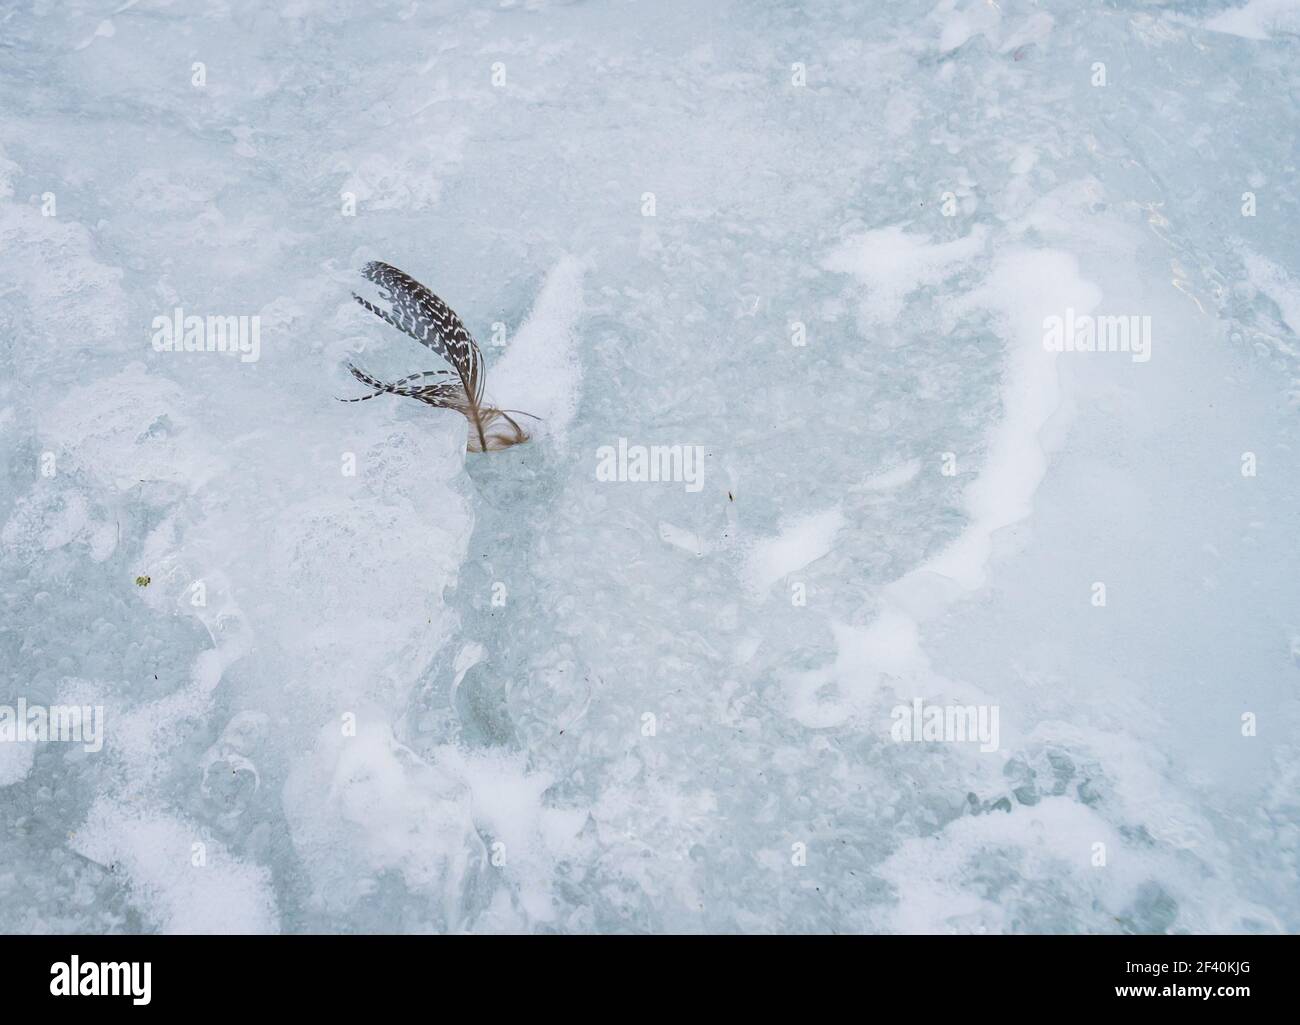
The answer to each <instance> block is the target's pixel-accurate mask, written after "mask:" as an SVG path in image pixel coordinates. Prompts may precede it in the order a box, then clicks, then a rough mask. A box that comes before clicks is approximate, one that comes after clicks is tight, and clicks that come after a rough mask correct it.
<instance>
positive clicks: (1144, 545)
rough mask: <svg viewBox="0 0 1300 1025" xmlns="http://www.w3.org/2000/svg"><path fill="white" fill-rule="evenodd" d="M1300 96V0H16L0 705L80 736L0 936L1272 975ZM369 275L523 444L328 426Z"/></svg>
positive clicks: (341, 407) (439, 414) (1, 165)
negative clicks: (1096, 339) (1222, 949)
mask: <svg viewBox="0 0 1300 1025" xmlns="http://www.w3.org/2000/svg"><path fill="white" fill-rule="evenodd" d="M200 7H201V8H202V11H201V12H200V11H199V10H198V8H200ZM277 8H278V9H277ZM1298 95H1300V3H1296V2H1294V0H1249V2H1245V3H1227V2H1205V3H1200V2H1189V3H1180V4H1175V3H1165V4H1161V3H1138V2H1119V3H1104V4H1103V3H1100V2H1095V3H1086V4H1080V3H1071V2H1065V0H1059V2H1058V0H1044V2H1041V3H1031V2H1027V0H999V2H998V3H992V2H986V0H956V2H954V0H941V2H939V3H937V4H936V3H934V2H933V0H926V2H921V3H912V2H900V3H889V4H885V3H879V4H863V3H850V2H844V3H815V4H814V3H807V4H801V3H793V2H790V3H766V4H749V3H723V2H718V3H710V4H700V3H697V2H686V0H681V2H673V0H668V2H662V3H655V4H650V3H632V2H615V0H610V2H589V3H562V2H547V0H527V2H522V3H512V2H503V3H500V4H497V5H495V6H493V5H489V4H472V3H461V2H452V0H447V2H440V3H421V4H417V3H414V2H407V0H393V2H383V3H373V4H371V3H366V4H361V3H357V4H349V3H344V2H339V0H336V2H319V3H316V2H307V0H293V2H290V3H286V4H278V5H268V4H263V3H258V2H252V0H249V2H244V0H228V2H217V3H212V4H204V5H191V4H184V3H175V4H173V3H168V2H155V0H141V2H121V0H109V2H93V3H92V2H85V0H75V2H67V3H62V2H61V3H49V2H36V3H21V4H17V5H11V6H10V7H9V8H8V9H6V10H5V11H4V12H3V13H0V107H2V108H3V110H4V112H5V113H4V117H3V118H0V540H2V541H3V554H2V556H0V603H2V604H0V612H2V614H3V616H2V619H0V671H2V674H3V675H2V676H0V703H3V704H5V705H7V706H12V707H14V708H15V709H16V707H17V703H18V702H19V701H20V700H21V701H23V702H25V703H26V705H27V706H29V707H38V708H47V709H48V708H50V707H52V706H60V705H62V706H71V705H77V706H81V707H86V708H91V709H94V708H102V710H103V721H102V723H103V733H102V737H101V740H102V746H100V747H99V748H98V749H97V750H96V749H94V748H95V746H96V745H93V744H86V743H55V742H48V743H39V742H32V741H22V742H19V741H18V740H16V739H15V740H13V741H12V742H4V741H3V740H2V738H3V732H2V730H3V721H0V930H3V931H10V932H28V931H40V932H46V931H53V932H100V931H161V932H196V931H197V932H208V931H234V932H276V931H284V932H298V931H394V932H405V931H410V932H420V931H474V932H503V931H525V932H528V931H533V932H542V931H555V932H592V931H599V932H643V931H675V932H700V931H724V932H733V931H794V932H830V931H834V932H935V931H937V932H989V933H995V932H1164V931H1173V932H1215V933H1218V932H1228V933H1236V932H1275V931H1288V932H1294V931H1296V930H1298V929H1300V893H1298V892H1297V873H1298V871H1300V865H1298V863H1297V862H1298V859H1300V740H1298V739H1297V738H1298V737H1300V704H1298V703H1297V695H1298V694H1300V690H1298V685H1300V427H1298V420H1297V416H1298V414H1300V246H1298V245H1297V238H1300V187H1298V186H1297V166H1296V165H1297V154H1298V153H1300V146H1298V144H1297V127H1298V125H1300V117H1298V116H1297V109H1298V108H1297V97H1298ZM369 260H384V261H387V262H389V263H391V264H394V265H396V266H397V267H400V268H402V269H403V270H405V271H406V272H408V273H409V274H411V275H412V276H414V277H415V278H417V279H419V280H420V281H422V282H424V283H425V284H427V285H428V286H429V287H430V288H431V289H432V290H433V291H435V292H437V293H438V294H439V295H441V296H442V297H443V298H445V299H446V300H447V301H448V302H449V303H450V304H451V306H452V307H453V308H454V309H455V310H457V311H458V312H459V314H460V315H461V316H462V317H463V318H464V320H465V322H466V324H467V325H468V327H469V329H470V330H471V331H472V332H473V333H474V335H475V336H476V337H477V338H478V340H479V342H480V344H481V345H482V347H483V351H484V356H485V359H486V361H487V364H488V391H489V395H490V396H492V397H494V398H497V399H498V400H499V401H501V402H502V403H503V404H509V405H511V406H513V407H514V408H520V409H524V410H526V411H528V412H533V413H536V414H537V415H539V416H543V417H544V423H543V425H542V427H541V428H540V429H539V430H538V437H537V438H535V439H534V441H532V442H531V443H529V444H527V445H523V446H519V447H516V448H512V449H510V450H509V451H506V452H503V453H494V454H488V455H469V456H467V455H466V454H465V452H464V449H465V442H466V425H465V422H464V420H463V419H461V418H460V417H458V416H457V415H456V414H454V413H452V412H448V411H439V410H433V409H431V408H429V407H428V406H424V405H421V404H419V403H416V402H412V401H410V400H409V399H403V398H396V397H391V396H384V397H380V398H376V399H375V400H373V401H369V402H363V403H359V404H353V405H345V404H341V403H339V402H336V401H335V397H337V396H343V397H349V396H357V395H359V394H362V393H363V392H362V389H361V388H360V386H359V385H358V384H357V382H355V381H354V380H353V379H352V378H351V377H350V376H349V374H348V373H347V370H346V364H347V363H348V362H349V361H350V360H355V361H356V362H358V363H359V365H361V366H363V367H365V368H366V369H367V370H370V371H371V372H373V373H376V374H378V375H379V376H381V377H384V378H385V379H388V380H393V379H396V378H399V377H403V376H405V375H408V374H412V373H416V372H419V371H425V370H433V369H438V366H439V364H438V361H437V359H436V357H434V356H433V355H432V354H431V353H429V352H428V351H427V350H425V349H422V348H421V347H420V346H418V345H416V344H415V343H414V342H413V341H411V340H410V339H408V338H407V337H405V336H404V335H402V334H400V333H399V332H398V331H396V330H393V329H392V328H391V327H389V326H387V325H386V324H384V323H383V322H382V321H380V320H378V319H376V318H375V317H372V316H370V315H369V314H367V313H366V312H365V311H364V310H362V309H361V308H360V307H359V306H357V305H356V304H355V303H354V302H353V301H352V299H351V296H350V292H351V291H352V290H353V289H354V288H358V287H360V285H361V284H362V282H361V279H360V277H359V273H358V272H359V269H360V268H361V267H362V266H363V265H364V264H365V263H366V262H367V261H369ZM178 308H179V309H181V310H182V311H183V314H182V315H181V316H182V318H183V317H184V316H187V315H196V316H201V317H206V316H215V317H242V316H247V317H256V318H258V320H257V322H256V323H257V325H258V335H257V338H258V347H257V349H256V351H253V350H252V349H251V348H250V349H248V350H247V351H245V352H244V353H243V354H242V355H241V354H240V353H222V352H206V351H200V352H195V351H159V349H158V348H157V347H156V346H155V344H154V341H155V340H156V333H157V329H156V327H155V325H156V320H155V318H162V320H164V321H165V320H168V319H169V318H172V317H173V315H174V313H175V311H176V310H177V309H178ZM1052 318H1056V321H1055V323H1058V324H1059V325H1060V326H1061V330H1062V331H1074V332H1076V334H1074V335H1071V337H1072V338H1083V337H1085V335H1084V334H1082V333H1080V332H1083V331H1084V329H1083V328H1082V327H1081V326H1080V325H1081V324H1083V323H1085V322H1087V323H1089V324H1094V325H1095V326H1096V327H1097V328H1098V329H1099V330H1100V329H1101V325H1102V324H1103V320H1101V319H1100V318H1106V320H1105V321H1104V323H1105V324H1106V325H1107V327H1106V330H1108V331H1110V332H1111V333H1110V335H1109V336H1108V337H1109V338H1110V339H1111V341H1112V342H1114V341H1115V340H1116V339H1117V338H1118V337H1119V336H1118V335H1117V334H1115V332H1117V331H1119V330H1120V329H1121V327H1122V328H1123V329H1124V330H1129V329H1130V328H1131V329H1132V333H1131V336H1125V337H1124V342H1125V346H1126V350H1127V351H1124V350H1121V351H1086V348H1085V349H1084V351H1080V347H1079V346H1072V347H1071V348H1069V349H1065V348H1064V346H1063V345H1062V346H1058V347H1055V348H1053V347H1049V346H1048V345H1047V344H1045V341H1044V339H1045V335H1046V334H1047V333H1048V325H1049V323H1053V320H1052ZM1088 318H1098V319H1096V320H1095V321H1094V320H1088ZM1111 318H1123V319H1122V320H1119V319H1111ZM1130 318H1133V319H1130ZM498 342H499V343H502V344H496V343H498ZM1103 348H1104V346H1103ZM1058 349H1060V350H1062V351H1058ZM254 356H256V358H252V357H254ZM621 442H622V445H623V453H624V455H626V454H627V453H628V452H632V451H633V450H636V451H639V449H638V446H644V447H649V446H681V447H682V451H683V453H686V452H690V453H692V454H693V453H695V452H696V449H695V448H694V446H699V455H700V461H699V464H698V466H697V467H696V468H695V469H697V470H698V471H699V472H698V473H697V474H694V475H693V476H687V475H685V474H683V475H680V476H679V479H678V480H675V481H666V482H665V481H660V482H650V481H644V482H642V481H634V480H627V481H619V480H614V481H610V480H605V479H601V476H602V475H601V474H600V473H599V467H600V465H601V462H602V457H601V455H600V453H601V452H602V451H604V452H605V453H606V455H607V454H608V452H610V451H613V452H615V453H617V452H618V451H619V448H620V443H621ZM621 466H622V469H623V470H628V469H629V467H630V463H629V462H628V460H627V459H623V460H622V461H621ZM679 468H680V466H679ZM631 472H632V473H633V475H635V470H632V471H631ZM137 578H139V580H137ZM146 578H147V583H146ZM900 708H902V709H904V710H907V709H917V708H919V709H920V710H921V711H920V712H918V716H920V718H921V721H922V722H924V721H925V718H924V717H925V713H926V710H927V709H932V708H938V709H940V710H941V714H948V713H951V712H952V711H953V710H964V709H967V708H970V709H972V710H975V711H976V712H977V713H978V715H979V716H980V721H981V722H982V723H983V724H984V725H985V726H986V727H991V726H992V725H994V724H996V731H995V732H996V736H995V737H994V736H993V735H992V734H990V733H989V732H988V731H987V730H986V731H985V736H984V740H985V742H984V743H980V742H971V741H969V740H967V741H961V740H956V739H954V738H953V737H952V736H950V735H948V734H945V735H943V736H942V737H936V738H931V739H925V738H924V737H923V738H921V739H913V740H908V739H907V737H905V736H901V735H900V725H903V724H905V725H909V726H910V724H911V719H910V718H901V717H900V715H899V714H898V711H897V710H898V709H900ZM3 715H4V713H3V710H0V717H2V716H3ZM15 715H16V712H15ZM9 721H10V724H11V725H12V722H13V720H12V719H10V720H9ZM957 721H958V719H957V718H956V717H954V716H949V725H952V724H953V723H956V722H957ZM972 721H974V720H972ZM949 733H951V730H949Z"/></svg>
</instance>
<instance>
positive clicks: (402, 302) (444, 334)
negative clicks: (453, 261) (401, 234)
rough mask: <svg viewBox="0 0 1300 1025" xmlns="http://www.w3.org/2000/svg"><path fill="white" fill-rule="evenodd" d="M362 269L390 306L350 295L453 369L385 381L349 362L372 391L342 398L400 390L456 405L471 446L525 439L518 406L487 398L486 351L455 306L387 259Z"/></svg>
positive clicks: (494, 446) (478, 448)
mask: <svg viewBox="0 0 1300 1025" xmlns="http://www.w3.org/2000/svg"><path fill="white" fill-rule="evenodd" d="M361 273H362V275H363V276H364V277H365V278H366V280H368V281H370V282H371V283H373V284H375V285H377V286H378V287H379V290H380V294H381V298H382V300H383V301H384V302H385V303H387V304H388V308H387V309H385V308H383V307H382V306H380V305H378V304H376V303H373V302H371V301H370V300H368V299H364V298H362V297H361V296H359V295H357V293H356V292H353V293H352V298H354V299H355V300H356V301H357V302H358V303H360V304H361V305H362V306H363V307H364V308H365V309H367V310H369V311H370V312H371V313H373V314H374V315H375V316H377V317H379V318H380V319H381V320H384V321H386V322H387V323H389V324H391V325H392V326H393V327H395V328H397V329H398V330H399V331H403V332H405V333H406V334H408V335H409V336H410V337H412V338H414V339H415V340H416V341H417V342H419V343H420V344H421V345H424V346H426V347H428V348H430V349H432V350H433V351H434V352H436V353H437V354H438V355H439V356H441V357H442V358H443V359H444V360H446V361H447V364H448V365H449V366H450V367H451V370H427V371H424V372H423V373H419V374H411V375H410V376H408V377H403V378H402V379H401V380H399V381H381V380H379V379H378V378H375V377H372V376H371V375H370V374H367V373H366V372H365V371H364V370H361V369H360V368H358V367H356V366H353V365H352V364H350V363H349V364H348V370H349V371H350V372H351V373H352V376H353V377H355V378H356V379H357V380H358V381H360V382H361V383H362V384H364V385H365V386H366V387H367V388H370V389H372V391H371V393H370V394H369V395H361V396H359V397H357V398H353V399H341V400H340V401H342V402H364V401H366V400H367V399H373V398H377V397H378V396H380V395H402V396H405V397H407V398H412V399H416V400H417V401H419V402H424V403H426V404H428V405H430V406H434V407H437V408H439V409H454V410H455V411H456V412H458V413H460V414H461V415H462V416H464V417H465V419H466V420H468V421H469V425H470V431H469V441H468V444H467V447H468V449H469V451H471V452H491V451H496V450H499V449H503V448H509V447H510V446H511V445H518V444H520V443H521V442H525V441H527V440H528V437H529V436H528V432H527V431H525V430H524V428H523V427H521V426H520V425H519V422H518V421H516V420H515V419H514V418H513V417H512V416H511V415H510V414H511V413H518V410H513V409H497V408H495V407H493V406H485V405H484V404H483V392H484V384H485V380H484V379H485V377H486V374H485V372H484V369H483V353H482V352H481V351H480V350H479V347H478V344H477V343H476V342H475V341H474V338H473V336H472V335H471V334H470V333H469V330H468V329H467V328H466V327H465V324H464V323H463V322H462V321H461V319H460V318H459V317H458V316H456V313H455V311H454V310H452V308H451V307H450V306H448V305H447V304H446V303H445V302H443V301H442V300H441V299H439V298H438V297H437V296H436V295H434V294H433V293H432V292H430V291H429V290H428V289H427V288H425V287H424V286H423V285H422V284H420V283H419V282H418V281H416V280H415V279H414V278H412V277H411V276H410V275H408V274H405V273H403V272H402V271H400V270H398V269H397V268H396V267H393V266H390V265H389V264H386V263H381V262H379V261H377V260H376V261H374V262H371V263H368V264H366V265H365V267H364V268H363V269H362V271H361ZM429 379H432V380H431V381H430V383H425V384H420V385H415V384H414V382H416V381H426V380H429ZM519 415H522V416H530V415H531V414H528V413H522V414H519Z"/></svg>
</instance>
